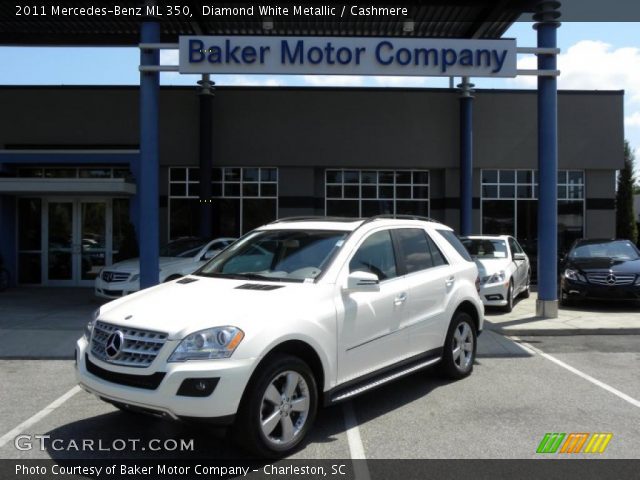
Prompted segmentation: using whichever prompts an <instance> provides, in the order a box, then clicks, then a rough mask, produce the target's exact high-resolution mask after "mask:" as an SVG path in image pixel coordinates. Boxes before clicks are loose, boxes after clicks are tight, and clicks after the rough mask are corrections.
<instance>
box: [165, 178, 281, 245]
mask: <svg viewBox="0 0 640 480" xmlns="http://www.w3.org/2000/svg"><path fill="white" fill-rule="evenodd" d="M199 187H200V185H199V169H198V168H195V167H194V168H190V167H172V168H170V170H169V239H170V240H173V239H176V238H180V237H185V236H197V235H198V234H199V227H200V200H199ZM212 191H213V199H212V200H213V212H214V213H213V215H214V220H213V221H214V225H213V230H214V236H216V237H218V236H229V237H238V236H240V235H242V234H244V233H246V232H248V231H250V230H253V229H254V228H256V227H259V226H260V225H264V224H265V223H267V222H270V221H272V220H275V219H276V218H277V214H278V206H277V203H278V201H277V200H278V169H277V168H271V167H223V168H214V169H213V171H212Z"/></svg>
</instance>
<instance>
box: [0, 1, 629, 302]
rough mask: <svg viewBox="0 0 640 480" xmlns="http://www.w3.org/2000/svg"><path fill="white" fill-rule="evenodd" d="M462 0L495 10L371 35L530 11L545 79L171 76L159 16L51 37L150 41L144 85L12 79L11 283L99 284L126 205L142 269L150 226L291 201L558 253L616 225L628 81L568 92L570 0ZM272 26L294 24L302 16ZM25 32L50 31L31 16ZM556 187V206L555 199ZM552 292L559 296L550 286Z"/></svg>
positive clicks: (215, 233) (162, 228)
mask: <svg viewBox="0 0 640 480" xmlns="http://www.w3.org/2000/svg"><path fill="white" fill-rule="evenodd" d="M428 3H429V2H425V4H428ZM458 3H460V5H458V6H457V7H455V8H458V9H464V8H466V9H468V12H467V14H468V15H470V16H473V15H476V17H477V18H478V19H480V18H482V19H484V22H480V21H477V22H476V23H473V24H470V23H459V24H456V23H455V22H453V23H449V24H447V28H446V29H445V28H443V27H442V25H444V24H443V23H442V21H441V20H440V21H438V22H430V21H429V20H428V15H427V13H424V12H423V13H424V14H423V16H422V17H419V16H418V14H417V13H415V12H414V19H413V20H412V21H411V28H412V30H409V29H408V28H407V23H406V22H405V23H404V24H403V23H402V22H399V23H398V25H396V26H388V27H386V28H388V29H390V30H389V31H381V32H377V35H376V36H381V37H384V38H388V39H395V38H396V37H411V38H413V37H429V38H431V37H438V38H447V37H453V38H463V39H469V40H470V41H476V40H477V39H480V40H481V39H489V40H490V39H500V38H501V36H502V34H503V33H504V31H505V30H506V29H507V28H508V26H509V25H510V24H511V23H512V22H513V21H514V20H515V19H517V18H518V17H519V15H520V14H521V13H523V12H527V11H529V12H534V11H536V12H537V15H538V16H537V17H536V19H537V21H538V24H537V25H538V30H539V32H538V33H539V41H538V48H539V49H541V50H539V51H538V52H537V54H538V55H539V57H541V58H542V64H541V65H542V66H541V67H539V71H538V72H537V75H538V76H539V82H540V85H541V86H539V88H538V89H537V90H479V89H478V90H474V89H473V88H472V85H471V84H470V82H472V81H473V77H472V76H471V79H470V80H469V79H468V78H466V77H464V78H461V77H458V78H457V79H456V82H455V83H453V84H452V85H451V88H438V89H435V88H427V89H419V88H411V89H406V88H311V87H309V88H305V87H219V86H215V85H214V84H213V83H212V82H210V81H209V77H208V75H204V76H203V77H202V80H201V81H200V82H199V85H194V86H192V87H162V88H159V87H158V83H157V78H158V76H159V72H160V71H164V69H163V68H162V66H160V65H159V62H158V48H160V47H158V45H159V43H160V41H163V42H164V41H167V42H175V41H177V37H176V35H175V32H176V28H175V25H174V26H173V29H169V28H167V27H166V25H167V24H166V23H162V22H154V21H147V22H144V23H142V29H141V31H140V32H133V33H132V34H131V38H129V37H127V36H126V35H122V34H120V35H119V36H116V34H115V31H114V32H106V33H102V34H101V36H96V35H97V34H93V36H89V34H86V35H87V36H85V37H83V36H82V35H76V36H75V37H71V36H68V37H65V36H64V34H63V33H59V34H50V35H49V36H46V35H44V36H42V42H43V43H46V44H57V45H59V44H74V43H75V44H79V43H80V44H83V43H87V44H90V43H92V42H93V43H98V44H115V43H128V44H136V43H138V42H141V43H142V44H143V45H147V46H148V47H149V48H148V49H145V48H141V65H142V66H141V72H142V73H141V86H132V87H119V86H118V87H116V86H86V87H84V86H64V87H63V86H4V87H0V105H2V106H3V108H2V109H0V232H1V242H0V253H1V254H2V256H3V258H4V263H5V266H6V267H7V268H8V269H9V270H10V272H11V273H12V279H13V281H14V283H16V284H19V285H43V286H47V285H50V286H54V285H79V286H80V285H90V284H91V282H92V280H93V278H94V277H95V275H96V274H97V273H98V272H99V270H100V268H101V267H102V266H104V265H109V264H110V263H112V262H113V261H114V260H115V259H117V258H118V251H119V249H120V245H121V243H122V242H123V240H124V239H125V237H126V235H127V225H128V224H129V223H131V224H132V225H133V226H134V227H135V230H136V232H137V235H138V241H139V244H140V247H141V253H142V255H143V258H142V261H143V266H142V267H143V275H144V274H145V271H152V270H153V269H152V268H151V269H149V268H147V266H148V264H150V263H153V259H147V260H145V255H146V254H147V253H148V252H151V253H152V254H154V258H156V260H155V261H156V264H157V252H158V246H157V244H160V243H165V242H167V241H170V240H172V239H177V238H181V237H185V236H205V237H212V238H213V237H219V236H234V237H237V236H241V235H243V234H245V233H247V232H248V231H250V230H251V229H253V228H255V227H257V226H259V225H262V224H264V223H267V222H270V221H272V220H274V219H277V218H283V217H288V216H308V215H330V216H353V217H368V216H372V215H378V214H395V215H399V214H408V215H420V216H428V217H431V218H433V219H435V220H438V221H441V222H444V223H446V224H447V225H450V226H451V227H453V228H454V229H456V230H457V231H458V232H460V233H465V234H469V233H478V234H480V233H482V234H510V235H514V236H515V237H516V238H518V239H519V240H520V241H521V243H522V245H523V246H524V247H525V249H526V250H527V251H529V252H530V253H532V254H533V255H534V256H535V255H536V254H537V252H538V250H541V254H542V255H545V256H546V260H545V261H546V262H547V264H548V265H550V264H551V261H552V260H553V262H554V264H555V259H556V257H557V252H558V251H562V250H564V249H566V248H567V247H568V246H569V245H570V243H571V242H572V241H573V240H575V239H576V238H581V237H612V236H614V235H615V215H614V209H615V179H616V170H617V169H620V168H622V166H623V140H624V128H623V117H624V113H623V93H624V92H622V91H559V92H557V94H556V91H555V88H556V87H555V81H556V80H555V76H554V75H553V74H551V73H546V74H545V73H544V69H545V65H544V61H549V60H550V59H551V61H552V62H553V63H551V64H548V65H547V66H546V68H548V69H549V71H550V72H551V71H553V70H554V69H555V53H556V51H555V30H556V28H557V27H558V24H557V22H556V18H557V16H558V11H557V9H558V7H559V5H558V2H522V1H516V0H513V1H511V2H503V4H509V5H510V7H511V9H510V10H509V9H507V10H505V12H506V13H503V14H502V15H503V16H502V17H500V18H499V17H498V14H497V13H496V12H493V16H491V15H489V16H487V15H486V11H487V8H489V7H486V8H485V10H482V12H485V15H484V16H480V15H479V13H477V11H476V10H474V9H477V8H478V6H477V5H478V4H481V3H483V2H458ZM465 3H466V4H468V5H464V6H463V5H462V4H465ZM490 3H491V2H487V5H489V4H490ZM413 8H417V7H413ZM419 8H420V9H423V10H424V9H427V10H425V12H428V8H429V6H428V5H423V6H421V7H419ZM455 8H454V7H451V9H452V11H451V12H450V15H451V18H452V19H453V18H458V17H457V16H459V15H460V12H459V11H458V12H457V13H456V11H455ZM420 11H422V10H420ZM489 13H491V11H490V10H489ZM476 17H473V18H476ZM416 18H418V20H416ZM419 18H422V20H419ZM434 25H435V26H439V29H436V30H433V28H435V27H434ZM469 25H472V27H473V29H472V30H469ZM15 28H16V29H19V28H22V27H20V26H19V25H16V26H15ZM199 28H200V30H198V31H195V32H194V29H193V28H192V26H190V27H189V28H186V27H185V31H184V33H185V34H191V35H193V34H194V33H199V32H202V31H204V32H206V33H207V34H210V35H220V34H228V33H229V32H228V31H224V32H222V31H217V30H216V24H215V22H211V23H210V25H208V26H207V24H204V25H200V26H199ZM261 28H262V29H268V30H269V32H268V33H269V34H280V35H282V36H286V35H291V34H292V32H291V31H289V30H287V29H290V28H291V27H290V24H287V25H283V26H281V27H278V23H277V22H275V26H274V23H273V22H272V23H271V25H267V22H264V23H262V24H261ZM278 28H281V31H278ZM381 28H382V27H381ZM394 28H395V29H396V30H393V29H394ZM430 28H431V30H430ZM145 29H146V30H145ZM190 29H191V30H190ZM456 29H457V30H456ZM258 30H260V29H258ZM247 33H249V34H253V35H256V37H254V38H258V37H257V36H259V35H261V34H264V33H265V32H264V31H245V32H244V34H247ZM331 33H332V34H334V35H335V30H334V31H332V32H331ZM340 33H341V34H342V35H349V34H350V35H352V36H353V35H357V34H358V32H356V33H355V34H354V32H349V31H346V30H345V31H341V32H340ZM109 35H111V36H109ZM316 35H318V32H316ZM361 35H363V36H366V35H365V33H364V32H363V33H361ZM371 35H372V33H371V32H369V36H371ZM8 38H9V37H7V38H0V41H3V43H10V42H9V41H8V40H7V39H8ZM11 38H14V37H11ZM15 38H18V37H15ZM20 38H22V40H21V41H22V43H23V44H28V43H31V44H37V43H38V42H39V40H38V35H37V34H36V32H28V31H27V32H23V36H22V37H20ZM369 40H370V39H369ZM514 43H515V42H514ZM363 48H364V47H363ZM545 49H546V50H545ZM529 50H533V49H529ZM208 51H210V50H208ZM363 51H364V50H363ZM354 52H357V50H354ZM442 52H443V57H442V58H441V59H440V63H442V62H443V58H446V56H445V55H444V50H442ZM289 53H290V54H291V55H294V53H295V51H294V50H290V51H289ZM518 53H525V52H520V51H518ZM526 53H533V52H526ZM345 55H346V54H345ZM514 55H515V52H514ZM192 56H196V57H197V55H195V54H194V55H192ZM203 58H204V56H203ZM344 58H345V59H346V56H345V57H344ZM385 58H387V57H385ZM459 58H462V57H461V56H459ZM496 58H497V57H496ZM349 59H350V61H353V58H352V57H349ZM397 59H400V60H402V61H404V60H403V57H401V56H400V57H397V58H396V60H397ZM378 60H380V59H378ZM383 60H384V59H383ZM503 60H504V58H503ZM416 63H417V60H416ZM480 63H482V62H480ZM308 64H309V62H307V65H308ZM514 68H515V62H514ZM320 73H323V72H320ZM454 73H455V72H454ZM211 80H212V81H214V80H215V74H212V77H211ZM458 80H459V81H460V84H459V85H458V84H457V83H458ZM555 122H557V123H555ZM541 159H548V160H547V161H543V160H541ZM541 162H542V163H541ZM556 162H557V163H556ZM540 165H542V166H543V167H544V168H545V169H546V171H545V172H543V174H542V177H543V182H542V183H541V182H540V179H541V174H540V173H539V166H540ZM549 165H550V166H551V167H552V170H549V168H548V166H549ZM550 172H551V174H550ZM541 189H542V192H543V193H541ZM550 201H551V202H552V203H549V202H550ZM554 203H555V204H557V218H556V214H555V212H553V209H551V208H544V205H553V204H554ZM541 204H542V205H541ZM541 212H545V214H544V215H542V214H541ZM549 212H551V213H549ZM541 217H542V218H541ZM545 219H546V220H545ZM545 222H546V223H545ZM540 226H542V227H544V229H545V233H544V238H543V239H542V240H539V237H540V231H539V230H540ZM553 239H555V240H553ZM552 240H553V241H552ZM554 242H555V245H554ZM538 245H542V248H538ZM145 262H146V263H145ZM544 265H546V264H541V268H540V269H541V271H542V270H544V268H543V266H544ZM145 269H146V270H145ZM554 272H555V265H554ZM143 283H144V282H143ZM554 285H555V282H554ZM551 290H553V291H551ZM547 297H549V298H547V299H546V300H548V301H550V302H551V301H555V299H556V298H557V297H555V289H552V288H549V292H547Z"/></svg>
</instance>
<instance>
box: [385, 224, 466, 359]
mask: <svg viewBox="0 0 640 480" xmlns="http://www.w3.org/2000/svg"><path fill="white" fill-rule="evenodd" d="M393 234H394V236H395V238H396V241H397V245H398V252H399V262H398V263H399V265H400V270H401V272H402V273H404V274H405V275H406V280H407V288H408V295H407V302H406V303H407V304H406V307H405V312H404V313H405V317H404V319H403V320H402V324H401V327H402V328H403V329H404V330H405V334H406V335H407V339H408V342H409V354H410V355H417V354H420V353H423V352H425V351H429V350H433V349H437V348H439V347H441V346H442V339H443V338H444V335H445V334H446V329H447V326H448V321H449V319H447V318H445V316H446V306H447V304H448V301H447V298H448V296H449V295H450V293H451V291H452V289H453V287H454V285H455V281H456V279H455V275H454V274H452V272H451V269H450V268H449V266H448V264H447V260H446V259H445V257H444V255H443V254H442V252H441V251H440V249H439V248H438V246H437V245H436V244H435V243H434V241H433V239H432V238H431V237H429V235H428V233H427V232H426V231H425V230H424V229H422V228H402V229H397V230H394V232H393Z"/></svg>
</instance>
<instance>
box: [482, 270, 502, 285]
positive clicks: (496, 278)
mask: <svg viewBox="0 0 640 480" xmlns="http://www.w3.org/2000/svg"><path fill="white" fill-rule="evenodd" d="M505 278H506V274H505V272H504V270H500V271H499V272H496V273H494V274H493V275H489V276H487V277H484V278H483V279H482V280H483V283H487V284H489V283H502V282H504V279H505Z"/></svg>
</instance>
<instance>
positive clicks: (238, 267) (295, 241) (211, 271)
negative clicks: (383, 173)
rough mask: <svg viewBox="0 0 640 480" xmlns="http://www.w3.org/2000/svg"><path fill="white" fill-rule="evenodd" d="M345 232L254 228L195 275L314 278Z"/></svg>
mask: <svg viewBox="0 0 640 480" xmlns="http://www.w3.org/2000/svg"><path fill="white" fill-rule="evenodd" d="M347 234H348V232H345V231H324V230H262V231H256V232H253V233H251V234H249V235H248V236H247V237H246V238H244V239H242V240H240V241H238V242H237V243H235V244H234V245H232V246H231V247H229V248H227V249H226V250H225V251H223V252H222V253H221V254H220V255H218V256H217V257H216V258H214V259H213V260H211V261H210V262H209V263H207V264H206V265H204V266H203V267H202V268H201V269H200V270H198V271H197V272H196V273H195V275H202V276H211V277H227V278H246V279H251V280H255V279H258V280H275V281H290V282H302V281H304V280H306V279H314V278H316V277H317V276H318V275H320V273H321V272H322V270H323V269H324V268H325V267H326V266H327V264H328V263H329V260H330V259H331V258H332V256H333V254H334V253H335V252H336V251H337V250H338V249H339V248H340V247H341V246H342V243H343V241H344V239H345V237H346V236H347Z"/></svg>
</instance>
